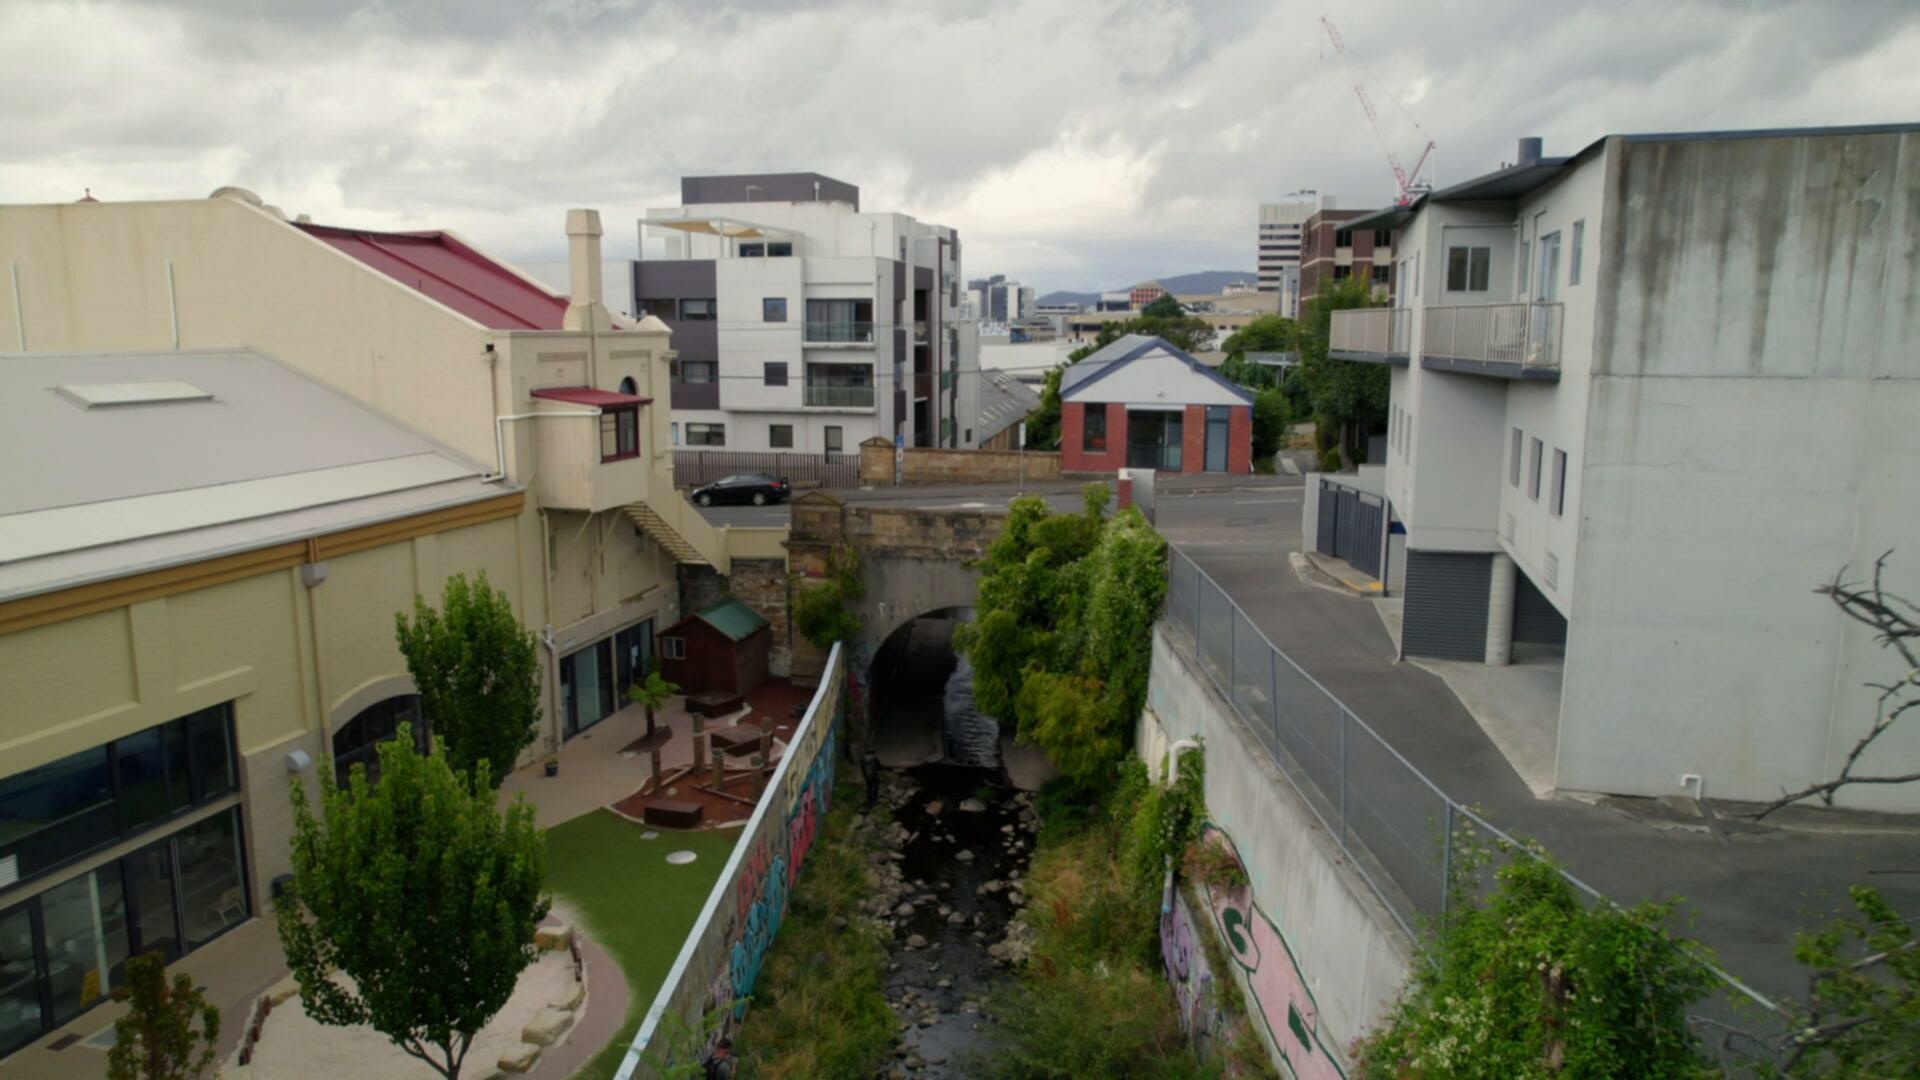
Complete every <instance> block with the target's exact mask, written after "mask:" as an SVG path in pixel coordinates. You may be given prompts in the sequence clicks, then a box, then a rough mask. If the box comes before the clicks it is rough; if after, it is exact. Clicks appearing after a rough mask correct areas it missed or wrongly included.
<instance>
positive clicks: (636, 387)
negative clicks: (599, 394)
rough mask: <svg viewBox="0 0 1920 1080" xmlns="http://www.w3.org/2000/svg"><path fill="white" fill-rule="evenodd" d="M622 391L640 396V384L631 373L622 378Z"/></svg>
mask: <svg viewBox="0 0 1920 1080" xmlns="http://www.w3.org/2000/svg"><path fill="white" fill-rule="evenodd" d="M620 392H621V393H623V394H627V395H630V396H633V397H638V396H640V384H639V383H636V382H634V381H633V376H631V375H629V376H627V377H626V378H624V379H621V380H620Z"/></svg>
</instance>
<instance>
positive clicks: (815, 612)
mask: <svg viewBox="0 0 1920 1080" xmlns="http://www.w3.org/2000/svg"><path fill="white" fill-rule="evenodd" d="M793 587H794V598H793V627H794V629H796V630H798V631H800V636H801V637H804V638H806V639H807V640H808V641H811V642H813V643H814V644H815V645H818V646H820V647H821V648H823V649H825V648H829V647H831V646H832V645H833V643H834V642H836V641H850V640H852V639H853V638H854V637H856V636H858V635H859V633H860V625H861V624H860V617H859V616H858V615H855V614H854V613H853V612H852V610H851V609H849V608H848V606H847V605H848V603H849V602H851V601H854V600H858V599H860V598H861V597H862V596H865V595H866V594H867V586H866V583H865V582H863V581H861V580H860V555H859V553H858V552H856V551H854V550H853V549H852V548H851V547H848V546H847V545H845V544H842V545H840V546H839V547H836V548H834V549H833V550H832V551H830V552H828V553H827V576H826V577H825V578H824V579H809V578H804V577H799V576H796V577H795V578H794V579H793Z"/></svg>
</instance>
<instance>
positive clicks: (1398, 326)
mask: <svg viewBox="0 0 1920 1080" xmlns="http://www.w3.org/2000/svg"><path fill="white" fill-rule="evenodd" d="M1412 330H1413V312H1412V310H1411V309H1409V308H1352V309H1349V310H1346V311H1336V312H1334V313H1333V330H1332V333H1331V334H1330V335H1329V338H1328V341H1327V348H1328V351H1330V352H1333V353H1364V354H1366V355H1369V356H1405V355H1407V351H1408V348H1409V346H1410V345H1411V342H1412V337H1413V334H1412Z"/></svg>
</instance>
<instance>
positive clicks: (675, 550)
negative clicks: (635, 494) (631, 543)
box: [624, 502, 713, 566]
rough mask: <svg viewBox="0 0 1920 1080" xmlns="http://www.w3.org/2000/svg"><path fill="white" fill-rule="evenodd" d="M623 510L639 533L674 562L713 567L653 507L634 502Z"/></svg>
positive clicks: (697, 549) (709, 560)
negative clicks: (639, 530)
mask: <svg viewBox="0 0 1920 1080" xmlns="http://www.w3.org/2000/svg"><path fill="white" fill-rule="evenodd" d="M624 509H625V510H626V512H627V517H629V518H631V519H633V523H634V524H635V525H638V526H640V529H641V531H642V532H645V533H646V534H647V536H648V538H650V539H651V540H652V541H653V542H654V543H656V544H659V545H660V546H661V547H663V548H665V549H667V552H668V553H669V554H671V555H672V556H673V557H674V559H675V561H678V562H683V563H687V564H689V565H692V566H712V565H713V561H712V560H711V559H708V558H707V557H706V556H705V555H702V554H700V549H699V548H697V547H694V546H693V544H692V543H691V542H690V541H688V540H687V538H686V537H684V536H682V535H680V533H679V531H678V530H676V529H675V528H674V527H673V526H672V525H670V524H668V523H667V520H666V519H665V518H663V517H661V516H660V514H659V512H658V511H656V510H654V508H653V507H651V506H648V505H647V504H646V503H643V502H636V503H628V504H627V505H626V506H625V507H624Z"/></svg>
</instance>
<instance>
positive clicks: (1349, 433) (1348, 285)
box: [1299, 277, 1391, 461]
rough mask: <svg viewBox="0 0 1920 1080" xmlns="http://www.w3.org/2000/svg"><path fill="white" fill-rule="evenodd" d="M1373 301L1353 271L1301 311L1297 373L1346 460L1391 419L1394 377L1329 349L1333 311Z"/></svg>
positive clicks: (1316, 415)
mask: <svg viewBox="0 0 1920 1080" xmlns="http://www.w3.org/2000/svg"><path fill="white" fill-rule="evenodd" d="M1375 305H1376V301H1375V300H1374V297H1373V290H1372V287H1371V286H1370V285H1368V283H1367V281H1366V279H1364V278H1358V277H1350V278H1343V279H1342V280H1339V281H1336V282H1333V283H1332V284H1331V285H1327V286H1323V287H1322V290H1321V292H1320V293H1319V294H1318V295H1316V296H1315V297H1314V298H1313V299H1311V300H1308V301H1307V302H1306V304H1305V305H1304V306H1303V307H1302V309H1301V312H1300V371H1299V378H1300V379H1301V380H1302V383H1303V385H1304V386H1305V388H1306V392H1307V400H1308V403H1309V405H1310V406H1311V407H1312V409H1313V413H1314V422H1315V423H1317V424H1319V425H1320V427H1321V431H1322V433H1323V437H1328V436H1330V437H1332V438H1333V439H1334V441H1335V443H1336V444H1337V445H1338V446H1339V448H1340V457H1341V458H1342V460H1345V461H1358V460H1360V454H1359V446H1360V442H1361V439H1360V437H1361V436H1362V435H1364V434H1365V433H1367V432H1368V431H1371V430H1373V429H1374V428H1376V427H1379V426H1381V425H1384V424H1385V423H1386V422H1387V388H1388V386H1389V385H1391V378H1390V376H1389V375H1388V372H1387V368H1386V367H1385V366H1384V365H1381V364H1363V363H1358V362H1355V361H1349V360H1335V359H1333V358H1331V357H1329V356H1328V355H1327V346H1328V342H1329V340H1330V335H1331V334H1332V330H1333V313H1334V312H1335V311H1344V310H1347V309H1349V308H1363V307H1373V306H1375Z"/></svg>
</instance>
